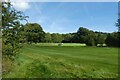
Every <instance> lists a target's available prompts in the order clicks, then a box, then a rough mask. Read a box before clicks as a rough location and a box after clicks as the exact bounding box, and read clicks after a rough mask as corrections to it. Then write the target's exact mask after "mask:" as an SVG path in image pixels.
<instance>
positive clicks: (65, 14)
mask: <svg viewBox="0 0 120 80" xmlns="http://www.w3.org/2000/svg"><path fill="white" fill-rule="evenodd" d="M12 4H13V6H14V7H15V8H16V9H17V10H20V11H23V13H24V14H25V15H27V16H29V18H28V21H29V22H30V23H38V24H40V25H41V26H42V28H43V30H44V31H45V32H50V33H72V32H76V31H77V30H78V28H79V27H85V28H88V29H90V30H93V31H100V32H114V31H117V27H116V26H115V23H116V21H117V18H118V3H117V2H19V3H12Z"/></svg>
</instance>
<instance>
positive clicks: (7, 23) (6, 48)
mask: <svg viewBox="0 0 120 80" xmlns="http://www.w3.org/2000/svg"><path fill="white" fill-rule="evenodd" d="M0 12H2V13H1V15H2V26H1V29H2V41H3V42H2V45H3V46H2V48H3V49H2V53H3V56H7V57H9V58H11V59H14V57H15V56H16V53H17V52H18V50H19V47H20V46H19V29H20V26H21V24H20V21H21V20H26V18H27V16H24V15H23V13H22V12H20V11H16V10H15V9H14V8H13V6H12V5H11V3H10V2H7V3H6V2H3V3H2V11H0Z"/></svg>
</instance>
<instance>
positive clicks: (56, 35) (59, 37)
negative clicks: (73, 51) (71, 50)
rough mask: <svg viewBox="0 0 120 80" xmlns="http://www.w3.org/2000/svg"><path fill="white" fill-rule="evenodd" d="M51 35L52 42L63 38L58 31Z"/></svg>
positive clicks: (57, 41) (58, 41)
mask: <svg viewBox="0 0 120 80" xmlns="http://www.w3.org/2000/svg"><path fill="white" fill-rule="evenodd" d="M51 37H52V42H53V43H60V42H61V41H62V40H63V38H62V35H61V34H59V33H53V34H51Z"/></svg>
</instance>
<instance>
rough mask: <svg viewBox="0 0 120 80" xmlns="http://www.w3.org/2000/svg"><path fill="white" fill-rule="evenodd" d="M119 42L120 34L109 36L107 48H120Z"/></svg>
mask: <svg viewBox="0 0 120 80" xmlns="http://www.w3.org/2000/svg"><path fill="white" fill-rule="evenodd" d="M119 41H120V36H119V33H118V32H114V33H111V34H108V35H107V38H106V44H107V46H113V47H120V44H119Z"/></svg>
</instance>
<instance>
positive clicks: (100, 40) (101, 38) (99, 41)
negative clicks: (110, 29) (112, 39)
mask: <svg viewBox="0 0 120 80" xmlns="http://www.w3.org/2000/svg"><path fill="white" fill-rule="evenodd" d="M105 39H106V38H105V36H104V35H103V34H101V33H99V34H98V36H97V44H100V46H103V44H104V43H105Z"/></svg>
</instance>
